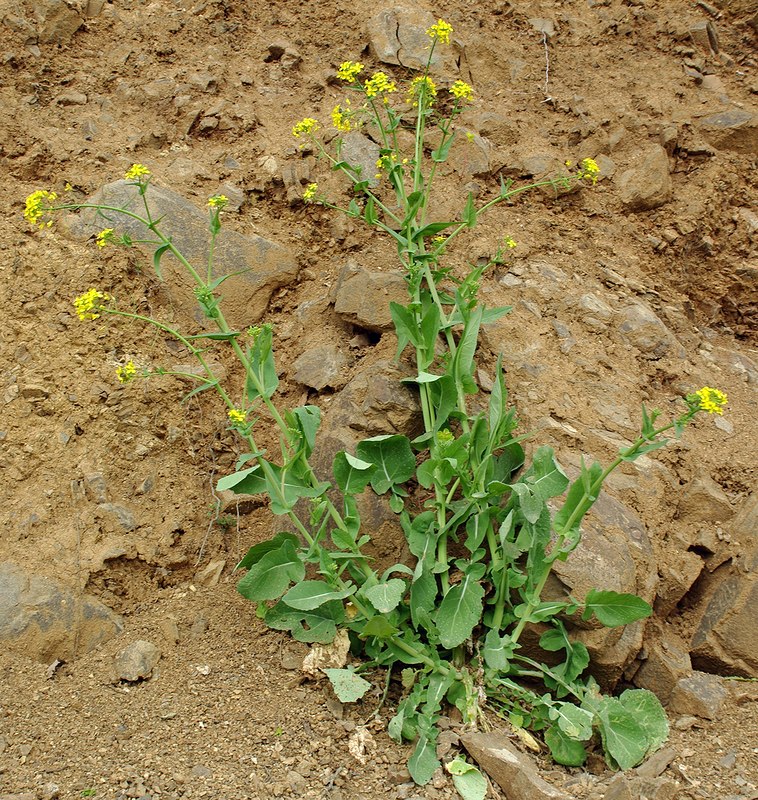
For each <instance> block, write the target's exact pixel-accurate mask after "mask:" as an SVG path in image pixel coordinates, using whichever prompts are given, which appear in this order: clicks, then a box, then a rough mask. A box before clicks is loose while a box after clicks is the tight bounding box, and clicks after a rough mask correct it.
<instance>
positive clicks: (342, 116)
mask: <svg viewBox="0 0 758 800" xmlns="http://www.w3.org/2000/svg"><path fill="white" fill-rule="evenodd" d="M349 102H350V101H346V103H345V105H348V104H349ZM332 125H334V127H335V128H336V129H337V130H338V131H344V132H346V133H347V131H349V130H350V129H351V128H352V125H351V124H350V109H349V108H346V109H345V110H344V111H343V110H342V106H335V107H334V108H333V109H332Z"/></svg>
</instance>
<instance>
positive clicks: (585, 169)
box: [579, 158, 600, 185]
mask: <svg viewBox="0 0 758 800" xmlns="http://www.w3.org/2000/svg"><path fill="white" fill-rule="evenodd" d="M598 175H600V167H599V166H598V165H597V161H595V159H593V158H585V159H582V162H581V164H580V165H579V177H580V178H583V179H584V180H587V181H591V182H592V183H593V185H594V184H596V183H597V178H598Z"/></svg>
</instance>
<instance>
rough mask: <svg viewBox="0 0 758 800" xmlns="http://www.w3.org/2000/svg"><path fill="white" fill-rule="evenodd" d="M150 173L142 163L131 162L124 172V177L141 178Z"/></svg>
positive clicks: (129, 179)
mask: <svg viewBox="0 0 758 800" xmlns="http://www.w3.org/2000/svg"><path fill="white" fill-rule="evenodd" d="M149 175H150V170H149V169H148V168H147V167H146V166H144V164H132V165H131V167H129V169H128V170H127V171H126V173H125V174H124V179H125V180H127V181H133V180H135V179H136V180H138V181H139V180H141V179H142V178H147V177H149Z"/></svg>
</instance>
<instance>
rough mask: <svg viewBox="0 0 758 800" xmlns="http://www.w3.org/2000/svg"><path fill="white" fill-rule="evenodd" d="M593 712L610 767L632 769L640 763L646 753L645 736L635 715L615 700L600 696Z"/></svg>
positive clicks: (646, 742) (646, 743)
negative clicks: (598, 723) (597, 721)
mask: <svg viewBox="0 0 758 800" xmlns="http://www.w3.org/2000/svg"><path fill="white" fill-rule="evenodd" d="M595 713H596V715H597V719H598V720H599V722H600V725H599V727H600V736H601V738H602V740H603V749H604V750H605V754H606V758H608V760H609V762H610V764H611V765H612V766H613V765H617V766H618V768H619V769H631V768H632V767H636V766H637V764H639V763H640V762H641V761H643V759H644V758H645V756H646V755H647V752H648V741H647V735H646V733H645V730H644V728H643V727H642V726H641V724H640V722H639V721H638V720H637V719H636V717H635V715H634V714H633V713H632V712H630V711H629V710H628V709H627V708H626V707H625V706H624V704H622V703H621V702H620V701H619V700H618V699H617V698H615V697H603V698H602V699H601V700H600V702H599V703H597V706H596V712H595Z"/></svg>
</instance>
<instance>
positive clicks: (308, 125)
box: [292, 117, 318, 139]
mask: <svg viewBox="0 0 758 800" xmlns="http://www.w3.org/2000/svg"><path fill="white" fill-rule="evenodd" d="M317 128H318V122H317V121H316V120H315V119H313V117H305V119H301V120H300V122H297V123H296V124H295V126H294V128H292V135H293V136H295V137H297V138H298V139H299V138H300V137H301V136H303V135H304V134H305V135H306V136H307V135H308V134H310V133H313V132H314V131H315V130H316V129H317Z"/></svg>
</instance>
